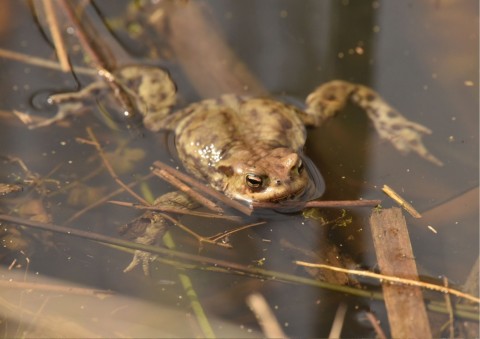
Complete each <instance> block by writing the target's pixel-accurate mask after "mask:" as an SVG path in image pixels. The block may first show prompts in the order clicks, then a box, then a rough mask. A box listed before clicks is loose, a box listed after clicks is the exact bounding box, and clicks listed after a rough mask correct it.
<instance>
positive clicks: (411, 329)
mask: <svg viewBox="0 0 480 339" xmlns="http://www.w3.org/2000/svg"><path fill="white" fill-rule="evenodd" d="M370 225H371V229H372V237H373V243H374V246H375V252H376V254H377V260H378V265H379V267H380V271H381V272H382V274H385V275H391V276H395V277H399V278H407V279H411V280H419V279H418V272H417V267H416V265H415V257H414V255H413V251H412V245H411V244H410V237H409V235H408V230H407V224H406V222H405V218H404V217H403V215H402V211H401V209H399V208H397V207H394V208H390V209H384V210H374V211H373V213H372V215H371V217H370ZM383 294H384V298H385V305H386V307H387V313H388V321H389V323H390V331H391V336H392V337H393V338H431V337H432V333H431V331H430V324H429V320H428V316H427V311H426V307H425V304H424V302H423V294H422V290H421V289H420V287H416V286H402V285H392V284H390V283H388V282H384V283H383Z"/></svg>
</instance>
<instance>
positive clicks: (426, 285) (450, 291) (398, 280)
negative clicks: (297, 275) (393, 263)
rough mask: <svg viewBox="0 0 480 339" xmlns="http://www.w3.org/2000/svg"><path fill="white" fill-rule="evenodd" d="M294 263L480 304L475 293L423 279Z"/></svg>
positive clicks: (299, 263) (479, 299)
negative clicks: (411, 287) (406, 286)
mask: <svg viewBox="0 0 480 339" xmlns="http://www.w3.org/2000/svg"><path fill="white" fill-rule="evenodd" d="M294 263H295V264H297V265H300V266H305V267H316V268H324V269H327V270H332V271H337V272H344V273H348V274H354V275H358V276H362V277H369V278H374V279H378V280H379V281H381V282H383V281H388V282H391V283H395V284H402V285H408V286H418V287H423V288H426V289H429V290H432V291H436V292H441V293H448V294H451V295H454V296H456V297H458V298H462V299H467V300H470V301H473V302H475V303H478V304H480V298H477V297H475V296H473V295H470V294H467V293H463V292H461V291H458V290H455V289H453V288H450V287H445V286H440V285H435V284H431V283H426V282H423V281H418V280H412V279H405V278H398V277H393V276H389V275H383V274H378V273H373V272H369V271H362V270H351V269H346V268H340V267H335V266H330V265H324V264H314V263H309V262H305V261H294Z"/></svg>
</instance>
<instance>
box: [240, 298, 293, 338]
mask: <svg viewBox="0 0 480 339" xmlns="http://www.w3.org/2000/svg"><path fill="white" fill-rule="evenodd" d="M246 303H247V305H248V307H250V310H251V311H252V312H253V313H254V314H255V317H256V318H257V321H258V324H259V325H260V327H261V328H262V330H263V334H264V335H265V338H286V337H287V336H286V335H285V332H283V330H282V327H281V326H280V324H279V323H278V320H277V318H276V317H275V314H274V313H273V311H272V308H271V307H270V306H269V305H268V303H267V301H266V300H265V298H264V297H263V295H261V294H260V293H258V292H256V293H252V294H250V295H249V296H248V297H247V299H246Z"/></svg>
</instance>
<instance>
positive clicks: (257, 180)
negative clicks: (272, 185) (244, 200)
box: [245, 173, 263, 188]
mask: <svg viewBox="0 0 480 339" xmlns="http://www.w3.org/2000/svg"><path fill="white" fill-rule="evenodd" d="M245 182H246V183H247V186H248V187H250V188H260V187H262V185H263V178H262V177H261V176H259V175H256V174H252V173H249V174H247V175H246V176H245Z"/></svg>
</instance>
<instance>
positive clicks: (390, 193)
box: [382, 185, 422, 219]
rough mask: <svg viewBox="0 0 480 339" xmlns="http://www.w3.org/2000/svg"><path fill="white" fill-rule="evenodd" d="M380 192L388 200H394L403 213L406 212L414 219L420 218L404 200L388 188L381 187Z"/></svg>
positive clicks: (386, 186)
mask: <svg viewBox="0 0 480 339" xmlns="http://www.w3.org/2000/svg"><path fill="white" fill-rule="evenodd" d="M382 191H383V192H384V193H385V194H386V195H388V196H389V197H390V198H392V199H393V200H395V202H396V203H397V204H399V205H400V206H401V207H403V209H404V210H405V211H407V212H408V213H409V214H410V215H411V216H412V217H414V218H417V219H418V218H421V217H422V215H421V214H420V213H419V212H418V211H417V210H416V209H415V208H414V207H413V206H412V205H411V204H410V203H409V202H408V201H406V200H405V199H403V198H402V197H401V196H400V194H398V193H397V192H395V191H394V190H393V189H392V188H391V187H390V186H388V185H383V188H382Z"/></svg>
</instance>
